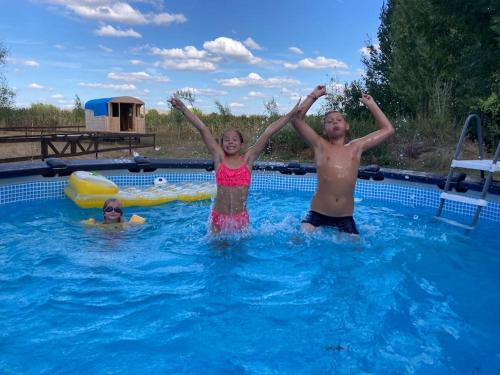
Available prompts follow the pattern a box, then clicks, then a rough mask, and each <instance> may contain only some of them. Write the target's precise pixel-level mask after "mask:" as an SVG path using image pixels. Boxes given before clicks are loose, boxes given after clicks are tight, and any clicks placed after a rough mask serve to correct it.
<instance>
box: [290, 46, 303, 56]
mask: <svg viewBox="0 0 500 375" xmlns="http://www.w3.org/2000/svg"><path fill="white" fill-rule="evenodd" d="M288 50H289V51H290V52H291V53H294V54H296V55H303V54H304V52H302V50H301V49H300V48H298V47H288Z"/></svg>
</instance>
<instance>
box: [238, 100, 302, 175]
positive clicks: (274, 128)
mask: <svg viewBox="0 0 500 375" xmlns="http://www.w3.org/2000/svg"><path fill="white" fill-rule="evenodd" d="M299 105H300V99H299V101H298V102H297V104H295V107H293V108H292V109H291V111H290V112H288V113H287V114H286V115H284V116H283V117H281V118H279V119H278V120H276V121H275V122H273V123H272V124H271V125H269V126H268V127H267V129H266V130H264V133H262V134H261V136H260V137H259V139H257V141H256V142H255V144H254V145H253V146H252V147H250V148H249V149H248V150H247V152H246V153H245V156H246V159H247V164H249V165H252V164H253V162H254V161H255V160H256V159H257V158H258V157H259V155H260V153H261V152H262V151H263V150H264V148H265V147H266V145H267V142H269V139H271V137H272V136H273V135H274V134H275V133H277V132H278V131H279V130H280V129H281V128H283V127H284V126H285V125H286V124H288V122H289V121H290V120H291V119H292V118H293V117H294V116H295V115H297V114H298V111H299Z"/></svg>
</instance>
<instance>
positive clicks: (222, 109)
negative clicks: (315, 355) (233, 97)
mask: <svg viewBox="0 0 500 375" xmlns="http://www.w3.org/2000/svg"><path fill="white" fill-rule="evenodd" d="M215 107H217V112H218V114H219V116H220V117H221V118H222V121H223V122H228V121H229V120H231V118H232V117H233V115H232V113H231V109H230V108H229V106H228V105H224V104H222V103H221V102H219V101H218V100H216V101H215Z"/></svg>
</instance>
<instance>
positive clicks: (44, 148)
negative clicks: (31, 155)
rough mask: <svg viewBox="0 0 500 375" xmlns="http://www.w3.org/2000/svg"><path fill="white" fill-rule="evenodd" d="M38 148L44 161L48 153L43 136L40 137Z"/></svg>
mask: <svg viewBox="0 0 500 375" xmlns="http://www.w3.org/2000/svg"><path fill="white" fill-rule="evenodd" d="M40 148H41V151H42V155H41V156H42V161H44V160H45V159H46V158H47V155H48V147H47V142H46V140H45V138H40Z"/></svg>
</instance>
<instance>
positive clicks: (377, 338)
mask: <svg viewBox="0 0 500 375" xmlns="http://www.w3.org/2000/svg"><path fill="white" fill-rule="evenodd" d="M310 197H311V194H310V193H297V192H283V191H279V192H278V191H276V192H274V191H253V192H252V193H251V194H250V197H249V212H250V217H251V222H252V229H251V232H250V234H249V235H248V236H246V237H245V238H229V239H217V240H214V239H213V238H211V237H210V236H208V235H207V218H208V214H209V209H210V203H209V202H202V203H194V204H183V203H171V204H166V205H163V206H158V207H153V208H145V207H139V208H127V209H125V213H126V214H128V215H130V214H132V213H137V214H139V215H141V216H144V217H146V218H147V220H148V222H147V224H146V225H144V226H142V227H134V228H128V229H124V230H102V229H98V228H86V227H83V226H82V225H81V224H80V223H79V221H80V220H82V219H86V218H87V217H89V216H97V215H98V214H99V211H98V210H81V209H79V208H77V207H76V206H75V205H74V204H73V203H72V202H70V201H69V200H40V201H31V202H21V203H12V204H6V205H3V206H0V210H1V212H2V215H1V218H0V228H1V229H0V230H1V234H2V235H1V236H0V270H1V271H0V317H1V318H0V373H2V374H18V373H51V374H52V373H73V372H84V373H107V374H112V373H187V374H198V373H209V374H213V373H214V374H220V373H223V374H242V373H247V374H278V373H279V374H298V373H304V374H326V373H332V374H371V373H375V374H380V373H383V374H498V373H500V276H499V270H500V248H499V246H498V244H499V243H500V236H499V234H498V223H494V222H490V221H481V222H480V224H479V226H478V228H477V230H476V231H474V232H473V233H472V234H471V235H470V236H466V235H464V234H463V232H462V231H459V230H457V229H454V228H451V227H449V226H447V225H445V224H441V223H435V222H433V221H432V220H431V219H430V218H431V217H432V215H433V214H434V211H433V210H425V209H421V208H419V209H414V208H411V207H405V206H401V205H396V204H395V205H392V204H388V203H386V202H382V201H376V200H363V201H362V202H360V203H357V206H356V212H355V218H356V220H357V224H358V229H359V230H360V232H361V233H362V239H361V240H360V241H358V242H352V241H350V240H349V239H346V238H343V237H342V236H341V237H338V236H337V235H336V234H335V233H334V232H332V231H328V230H326V231H323V232H320V233H317V234H314V235H312V236H304V235H303V234H301V232H300V231H299V230H298V227H299V225H300V220H301V217H302V215H303V214H304V213H305V212H306V211H307V209H308V205H309V200H310ZM495 230H496V231H497V234H492V233H493V232H494V231H495Z"/></svg>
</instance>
